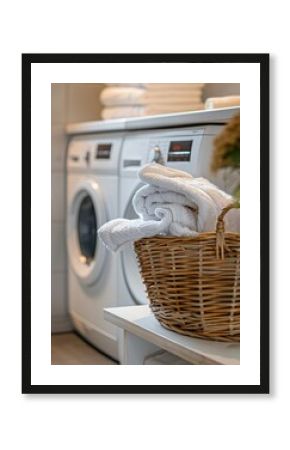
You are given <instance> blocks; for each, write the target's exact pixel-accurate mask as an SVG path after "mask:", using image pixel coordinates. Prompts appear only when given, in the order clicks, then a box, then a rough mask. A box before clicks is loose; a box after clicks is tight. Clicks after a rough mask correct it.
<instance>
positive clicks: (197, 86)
mask: <svg viewBox="0 0 290 450" xmlns="http://www.w3.org/2000/svg"><path fill="white" fill-rule="evenodd" d="M144 86H145V87H146V89H147V90H150V91H158V92H160V91H162V90H166V91H170V90H171V89H176V90H179V91H181V90H189V89H190V90H191V91H194V90H196V91H198V92H200V90H202V88H203V87H204V83H146V84H145V85H144Z"/></svg>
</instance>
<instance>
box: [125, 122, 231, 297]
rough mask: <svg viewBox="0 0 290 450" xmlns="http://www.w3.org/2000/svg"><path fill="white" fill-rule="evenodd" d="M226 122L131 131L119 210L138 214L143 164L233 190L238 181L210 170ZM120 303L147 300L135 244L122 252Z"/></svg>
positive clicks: (126, 141) (128, 213)
mask: <svg viewBox="0 0 290 450" xmlns="http://www.w3.org/2000/svg"><path fill="white" fill-rule="evenodd" d="M223 127H224V124H214V125H211V124H208V125H207V124H203V125H192V126H190V127H185V128H182V127H181V128H176V129H163V130H147V131H146V130H143V131H139V132H131V133H130V134H128V135H127V136H126V137H125V139H124V143H123V148H122V154H121V159H120V213H121V216H122V217H124V218H126V219H134V218H136V217H137V215H136V213H135V211H134V209H133V206H132V198H133V196H134V194H135V192H136V191H137V190H138V189H139V188H140V187H141V186H142V184H141V182H140V180H139V179H138V171H139V170H140V168H141V167H142V166H143V165H144V164H148V163H150V162H153V161H155V162H158V163H161V164H165V165H167V166H170V167H173V168H176V169H180V170H183V171H186V172H189V173H191V174H192V175H193V176H196V177H200V176H202V177H205V178H207V179H209V180H210V181H212V182H213V183H215V184H216V185H217V186H219V187H220V188H221V189H223V190H225V191H226V192H231V191H232V190H233V186H234V185H235V183H236V182H237V179H236V178H237V176H236V175H235V177H234V178H235V183H233V181H234V180H233V178H232V177H229V176H228V174H226V173H225V172H221V171H220V172H219V173H218V174H214V173H213V172H212V171H211V168H210V167H211V159H212V152H213V140H214V138H215V137H216V135H217V134H218V133H219V132H220V131H221V130H222V128H223ZM120 259H121V270H120V273H119V294H118V303H119V305H120V306H126V305H140V304H146V303H147V302H148V300H147V296H146V293H145V288H144V285H143V283H142V280H141V276H140V273H139V270H138V266H137V261H136V256H135V252H134V248H133V245H130V244H129V245H127V246H126V247H124V249H123V250H122V251H121V252H120Z"/></svg>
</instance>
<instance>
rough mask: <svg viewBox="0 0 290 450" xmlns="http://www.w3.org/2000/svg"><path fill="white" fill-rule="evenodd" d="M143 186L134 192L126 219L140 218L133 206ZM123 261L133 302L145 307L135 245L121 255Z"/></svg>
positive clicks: (128, 247) (129, 246)
mask: <svg viewBox="0 0 290 450" xmlns="http://www.w3.org/2000/svg"><path fill="white" fill-rule="evenodd" d="M141 186H143V184H140V185H139V186H137V188H136V189H135V190H134V192H133V194H132V195H131V197H130V198H129V201H128V203H127V206H126V208H125V211H124V216H123V217H124V218H125V219H137V218H138V216H137V214H136V212H135V210H134V208H133V205H132V198H133V197H134V194H135V192H136V191H137V190H138V189H139V188H140V187H141ZM121 261H122V272H123V277H124V281H125V283H126V286H127V289H128V291H129V293H130V295H131V297H132V300H133V301H134V302H135V303H136V304H137V305H144V304H146V303H148V298H147V295H146V291H145V286H144V284H143V281H142V278H141V275H140V272H139V269H138V263H137V259H136V254H135V251H134V247H133V244H130V245H127V246H126V248H125V249H124V250H122V253H121Z"/></svg>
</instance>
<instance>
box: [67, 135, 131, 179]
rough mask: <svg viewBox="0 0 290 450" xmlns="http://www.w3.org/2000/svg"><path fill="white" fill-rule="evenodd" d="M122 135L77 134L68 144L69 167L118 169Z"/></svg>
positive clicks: (76, 168)
mask: <svg viewBox="0 0 290 450" xmlns="http://www.w3.org/2000/svg"><path fill="white" fill-rule="evenodd" d="M121 146H122V136H121V135H120V136H118V137H117V136H116V137H113V136H111V135H110V136H106V135H103V136H97V135H95V136H93V135H90V136H76V137H74V138H73V139H72V140H71V141H70V143H69V146H68V156H67V168H68V170H73V171H79V170H80V171H84V170H85V171H86V170H97V171H100V172H104V173H115V172H117V171H118V162H119V155H120V151H121Z"/></svg>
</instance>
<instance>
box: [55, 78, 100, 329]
mask: <svg viewBox="0 0 290 450" xmlns="http://www.w3.org/2000/svg"><path fill="white" fill-rule="evenodd" d="M101 89H102V85H99V84H61V83H59V84H52V85H51V194H52V202H51V311H52V331H53V332H58V331H66V330H69V329H71V328H72V327H71V323H70V320H69V317H68V307H67V256H66V242H65V215H66V202H65V198H66V195H65V193H66V176H65V161H66V146H67V140H66V135H65V126H66V124H67V123H70V122H83V121H90V120H98V119H99V118H100V104H99V94H100V91H101Z"/></svg>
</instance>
